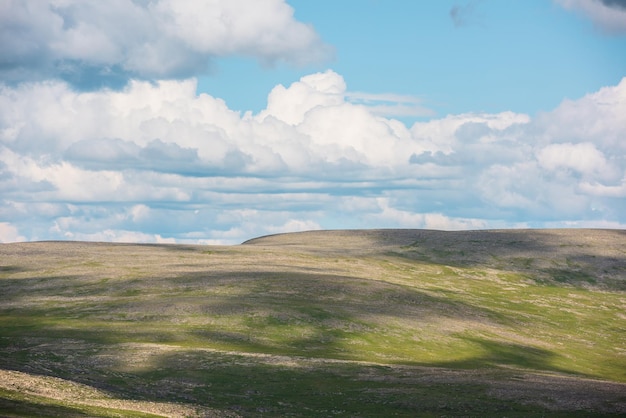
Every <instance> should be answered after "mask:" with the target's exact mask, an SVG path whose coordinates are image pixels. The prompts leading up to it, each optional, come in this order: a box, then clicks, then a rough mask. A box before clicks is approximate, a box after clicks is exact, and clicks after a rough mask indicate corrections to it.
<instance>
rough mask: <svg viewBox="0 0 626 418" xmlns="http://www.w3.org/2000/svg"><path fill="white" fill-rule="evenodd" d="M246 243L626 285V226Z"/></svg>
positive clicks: (317, 234) (360, 234) (329, 234)
mask: <svg viewBox="0 0 626 418" xmlns="http://www.w3.org/2000/svg"><path fill="white" fill-rule="evenodd" d="M244 244H245V245H261V246H275V247H278V248H280V247H283V248H286V249H298V250H300V251H310V252H313V253H315V254H317V255H325V254H326V255H329V256H332V255H341V254H344V255H346V256H377V255H392V256H399V257H402V258H404V259H408V260H415V261H418V262H427V263H436V264H441V265H446V266H453V267H463V268H473V267H482V268H495V269H499V270H504V271H512V272H516V273H521V274H523V275H525V276H527V277H529V278H531V279H533V280H536V281H537V282H540V283H546V284H553V285H565V284H569V285H573V286H585V287H598V288H602V289H607V290H626V250H624V249H625V248H626V231H624V230H593V229H553V230H543V229H541V230H539V229H537V230H479V231H434V230H419V229H415V230H408V229H404V230H362V231H311V232H302V233H293V234H282V235H274V236H268V237H261V238H257V239H253V240H250V241H247V242H246V243H244Z"/></svg>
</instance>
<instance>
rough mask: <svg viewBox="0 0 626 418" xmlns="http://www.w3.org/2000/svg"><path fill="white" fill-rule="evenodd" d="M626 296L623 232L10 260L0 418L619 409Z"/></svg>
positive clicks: (296, 242) (61, 249)
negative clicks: (86, 391)
mask: <svg viewBox="0 0 626 418" xmlns="http://www.w3.org/2000/svg"><path fill="white" fill-rule="evenodd" d="M625 291H626V234H625V233H624V231H600V230H553V231H546V230H543V231H481V232H439V231H423V230H383V231H324V232H309V233H299V234H286V235H277V236H270V237H264V238H260V239H256V240H251V241H249V242H247V243H245V244H244V245H241V246H234V247H204V246H167V245H121V244H117V245H116V244H97V243H51V242H48V243H27V244H10V245H2V246H0V292H1V294H2V295H3V297H2V300H1V301H0V369H4V370H14V371H18V372H20V373H26V374H20V375H18V376H21V377H18V378H16V377H15V375H12V376H13V377H12V378H10V376H7V375H6V373H8V372H5V375H4V376H3V377H4V378H3V379H0V382H4V383H0V412H1V411H5V412H6V413H3V414H2V415H10V414H13V415H10V416H20V412H19V411H20V410H33V409H34V410H38V409H39V410H44V409H45V410H46V411H52V412H50V415H48V416H70V415H72V414H74V416H84V415H89V416H94V415H96V416H98V415H102V416H116V414H118V415H117V416H119V412H117V411H119V410H135V411H144V412H145V413H150V412H153V413H155V412H159V411H161V413H163V414H164V415H176V414H177V413H178V414H180V415H189V414H190V412H189V411H190V408H191V409H196V410H197V411H198V414H202V413H204V414H210V415H211V416H213V415H216V416H220V415H222V416H232V415H237V414H241V415H243V416H253V415H281V416H287V415H290V414H292V415H294V416H306V415H309V416H332V415H358V416H393V415H397V416H413V415H415V414H416V413H422V414H432V415H434V416H439V415H463V414H467V413H472V414H476V415H494V416H500V415H503V414H504V415H507V416H515V415H516V414H517V415H519V416H525V415H528V414H533V413H537V414H541V413H545V412H546V411H550V412H551V413H555V412H558V411H561V412H562V413H563V416H566V415H567V416H571V414H575V413H580V415H581V416H588V415H589V413H590V412H591V413H593V412H595V413H599V414H607V413H610V412H615V413H617V412H626V395H623V393H626V385H624V383H625V382H626V337H625V336H626V315H625V312H624V307H625V306H626V293H625ZM11 373H13V372H11ZM24 376H30V377H31V379H32V382H34V383H32V384H28V385H26V386H24V381H25V380H28V379H25V378H24ZM46 376H55V377H57V378H60V379H63V380H54V381H52V382H57V383H50V381H47V380H45V379H47V378H46ZM42 379H44V383H41V382H42ZM7 382H8V383H7ZM11 382H13V383H11ZM36 382H40V383H39V384H37V383H36ZM46 382H47V383H46ZM58 382H62V384H61V383H58ZM620 382H621V383H620ZM20 384H21V385H22V386H20ZM56 386H60V389H59V388H56ZM18 387H19V389H18ZM25 387H26V389H25ZM84 387H86V388H92V389H93V390H94V391H95V392H93V393H91V392H90V393H91V395H89V396H86V397H85V396H83V397H82V398H80V399H87V401H88V402H87V403H84V402H83V403H80V400H79V399H78V398H76V397H72V396H69V395H68V393H71V392H72V391H75V390H78V389H76V388H84ZM51 391H52V392H51ZM51 393H53V395H54V396H53V395H51ZM103 402H104V403H103ZM107 402H109V403H107ZM116 402H117V403H116ZM129 402H131V403H129ZM133 402H134V403H133ZM151 402H160V404H158V405H156V406H155V405H152V404H151V405H152V407H151V408H148V407H146V405H148V404H150V403H151ZM103 405H104V406H103ZM138 405H142V407H140V406H138ZM104 407H108V409H106V408H105V409H106V410H105V409H102V408H104ZM55 408H61V409H62V408H65V409H66V410H65V411H61V410H60V411H59V412H58V413H56V412H54V411H56V410H57V409H55ZM86 408H87V409H86ZM89 408H92V409H93V408H101V409H98V410H92V409H89ZM209 408H211V409H209ZM68 411H71V412H72V414H69V413H68ZM76 411H78V412H76ZM98 411H99V412H98ZM9 412H10V414H9ZM81 414H82V415H81ZM107 414H108V415H107ZM25 415H32V414H29V413H27V414H25ZM122 415H124V414H122ZM139 416H141V415H139Z"/></svg>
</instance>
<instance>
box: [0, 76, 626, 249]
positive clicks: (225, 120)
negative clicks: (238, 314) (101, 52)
mask: <svg viewBox="0 0 626 418" xmlns="http://www.w3.org/2000/svg"><path fill="white" fill-rule="evenodd" d="M195 91H196V88H195V81H194V80H182V81H160V82H156V83H148V82H140V81H133V82H131V83H130V84H129V85H128V86H127V87H126V88H125V89H123V90H121V91H111V90H101V91H97V92H90V93H85V92H77V91H75V90H73V89H72V88H70V87H69V86H68V85H67V84H65V83H62V82H37V83H23V84H21V85H19V86H15V87H8V86H4V87H2V88H1V89H0V191H1V193H2V200H1V206H0V215H1V216H2V218H1V219H3V220H6V221H7V222H10V225H11V226H12V227H13V228H17V229H16V231H17V230H19V234H17V232H14V235H19V236H24V237H26V238H27V239H34V238H39V239H54V238H64V239H83V238H84V239H97V240H124V239H129V240H131V239H137V240H145V241H150V242H157V240H176V241H177V242H221V243H235V242H238V241H243V240H244V239H247V238H251V237H253V236H255V235H265V234H269V233H276V232H281V231H294V230H302V229H319V228H343V227H350V228H357V227H361V228H364V227H366V228H372V227H425V228H438V229H466V228H469V229H476V228H486V227H490V226H498V227H504V226H507V225H510V226H517V225H520V224H524V225H534V226H540V225H548V224H551V225H552V224H555V223H560V224H561V225H566V224H567V223H576V222H583V221H584V222H594V221H597V222H600V223H602V222H604V223H606V224H612V223H615V224H623V223H625V222H626V218H624V213H626V207H624V203H623V197H624V194H625V192H624V190H625V189H624V184H626V182H625V180H624V179H626V148H624V143H625V142H624V139H625V138H626V121H625V120H624V118H623V115H624V114H626V79H625V80H623V81H622V82H621V83H619V84H618V85H617V86H611V87H606V88H603V89H601V90H599V91H598V92H596V93H593V94H590V95H587V96H585V97H583V98H580V99H577V100H568V101H565V102H563V103H562V104H561V105H560V106H559V107H557V108H556V109H554V110H553V111H551V112H545V113H543V114H540V115H538V116H537V117H534V118H531V117H530V116H528V115H523V114H517V113H513V112H502V113H498V114H462V115H449V116H446V117H443V118H440V119H432V120H430V121H427V122H419V123H416V124H414V125H413V126H411V127H407V126H405V125H404V124H402V123H401V122H399V121H397V120H393V119H388V118H385V117H382V116H381V115H380V114H378V112H377V110H376V109H375V107H376V106H377V102H376V101H374V100H372V101H368V100H369V99H367V97H368V96H367V95H366V94H363V95H362V96H360V97H362V99H360V100H359V102H358V103H357V102H355V99H354V98H350V93H349V90H348V88H347V86H346V83H345V81H344V79H343V77H341V75H339V74H337V73H335V72H333V71H327V72H323V73H317V74H311V75H309V76H305V77H303V78H302V79H301V80H299V81H297V82H295V83H293V84H292V85H290V86H288V87H282V86H279V87H277V88H275V89H274V90H273V91H272V92H270V95H269V100H268V107H267V109H265V110H263V111H261V112H260V113H258V114H256V115H253V114H250V113H246V114H244V115H242V114H240V113H238V112H234V111H232V110H231V109H229V108H228V107H227V106H226V104H225V103H224V101H222V100H220V99H217V98H214V97H211V96H209V95H206V94H200V95H198V94H196V92H195ZM374 97H377V96H376V95H375V96H374ZM392 98H393V97H386V99H389V100H391V99H392ZM393 99H398V101H401V100H405V98H402V97H399V98H398V97H396V98H393ZM406 100H409V99H406ZM370 105H371V106H370ZM134 233H136V235H133V234H134Z"/></svg>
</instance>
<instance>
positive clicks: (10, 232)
mask: <svg viewBox="0 0 626 418" xmlns="http://www.w3.org/2000/svg"><path fill="white" fill-rule="evenodd" d="M21 241H26V237H24V236H23V235H20V233H19V231H18V229H17V228H16V227H15V226H13V225H11V224H10V223H8V222H0V242H3V243H6V242H21Z"/></svg>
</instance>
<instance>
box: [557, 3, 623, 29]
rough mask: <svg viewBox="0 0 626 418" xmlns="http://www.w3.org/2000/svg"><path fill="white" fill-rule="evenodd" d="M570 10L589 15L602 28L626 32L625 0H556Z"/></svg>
mask: <svg viewBox="0 0 626 418" xmlns="http://www.w3.org/2000/svg"><path fill="white" fill-rule="evenodd" d="M555 1H556V2H557V3H558V4H560V5H561V6H562V7H564V8H565V9H568V10H575V11H577V12H580V13H582V14H583V15H585V16H587V17H588V18H589V19H591V21H592V22H593V23H594V25H596V26H597V27H598V28H600V29H601V30H603V31H605V32H607V33H610V34H614V35H623V34H626V2H624V1H623V0H555Z"/></svg>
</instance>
